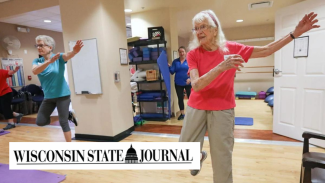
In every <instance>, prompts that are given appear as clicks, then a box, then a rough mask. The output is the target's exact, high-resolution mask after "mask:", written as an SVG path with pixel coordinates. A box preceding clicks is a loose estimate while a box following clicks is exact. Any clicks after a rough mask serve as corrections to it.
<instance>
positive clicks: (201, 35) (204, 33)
mask: <svg viewBox="0 0 325 183" xmlns="http://www.w3.org/2000/svg"><path fill="white" fill-rule="evenodd" d="M194 30H195V32H196V37H197V39H198V40H199V43H200V45H206V44H211V43H213V41H214V38H215V37H216V36H217V33H218V29H216V28H214V27H211V26H210V25H209V23H208V20H206V19H205V20H204V21H202V22H200V23H195V27H194Z"/></svg>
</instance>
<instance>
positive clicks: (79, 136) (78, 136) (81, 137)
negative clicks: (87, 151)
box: [72, 126, 134, 142]
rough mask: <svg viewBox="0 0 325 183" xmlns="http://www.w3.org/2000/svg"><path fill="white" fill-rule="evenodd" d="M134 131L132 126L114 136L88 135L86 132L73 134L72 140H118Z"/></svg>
mask: <svg viewBox="0 0 325 183" xmlns="http://www.w3.org/2000/svg"><path fill="white" fill-rule="evenodd" d="M133 131H134V126H132V127H131V128H129V129H127V130H125V131H123V132H121V133H119V134H117V135H115V136H102V135H88V134H78V133H76V134H75V137H74V138H72V140H83V141H94V142H119V141H121V140H123V139H125V138H126V137H128V136H130V135H131V132H133Z"/></svg>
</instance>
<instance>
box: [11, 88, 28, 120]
mask: <svg viewBox="0 0 325 183" xmlns="http://www.w3.org/2000/svg"><path fill="white" fill-rule="evenodd" d="M11 90H12V95H13V96H12V97H13V98H12V101H11V105H13V106H17V105H18V111H17V110H14V111H16V112H19V113H23V114H27V105H26V97H25V94H24V93H23V92H21V91H17V90H16V89H14V88H11Z"/></svg>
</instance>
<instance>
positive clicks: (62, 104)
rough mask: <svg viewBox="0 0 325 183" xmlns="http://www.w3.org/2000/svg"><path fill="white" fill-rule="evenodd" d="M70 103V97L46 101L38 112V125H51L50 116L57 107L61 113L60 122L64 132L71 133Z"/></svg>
mask: <svg viewBox="0 0 325 183" xmlns="http://www.w3.org/2000/svg"><path fill="white" fill-rule="evenodd" d="M70 102H71V100H70V96H65V97H59V98H53V99H44V100H43V102H42V104H41V107H40V109H39V110H38V115H37V119H36V124H37V125H38V126H45V125H49V124H50V123H51V119H50V116H51V114H52V112H53V111H54V109H55V107H57V109H58V113H59V122H60V125H61V127H62V130H63V132H68V131H70V126H69V122H68V118H69V105H70Z"/></svg>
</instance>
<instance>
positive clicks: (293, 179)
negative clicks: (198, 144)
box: [0, 124, 325, 183]
mask: <svg viewBox="0 0 325 183" xmlns="http://www.w3.org/2000/svg"><path fill="white" fill-rule="evenodd" d="M2 127H4V125H3V124H0V128H2ZM73 134H74V132H73ZM58 141H59V142H60V141H64V137H63V134H62V130H61V129H59V128H46V127H45V128H44V127H43V128H42V127H30V126H19V127H17V128H15V129H12V130H11V133H9V134H7V135H3V136H0V147H1V148H0V163H6V164H8V163H9V155H8V154H9V153H8V152H9V142H58ZM176 141H178V139H177V138H163V137H154V136H144V135H131V136H129V137H127V138H126V139H124V140H123V142H176ZM74 142H79V141H74ZM203 148H204V150H206V151H208V152H209V150H210V149H209V142H208V141H205V142H204V146H203ZM310 150H311V151H317V152H324V153H325V150H324V149H319V148H310ZM301 153H302V147H296V146H280V145H263V144H249V143H235V147H234V154H233V176H234V182H235V183H297V182H299V174H300V163H301ZM210 158H211V157H210V153H209V156H208V158H207V160H206V161H205V162H204V164H203V168H202V171H201V172H200V174H199V175H198V176H196V177H193V176H191V175H190V174H189V171H187V170H170V171H167V170H165V171H159V170H155V171H154V170H141V171H140V170H139V171H127V170H118V171H111V170H101V171H99V170H93V171H91V170H84V171H81V170H78V171H76V170H74V171H72V170H49V171H48V172H53V173H58V174H61V175H67V178H66V180H65V181H64V183H89V182H94V183H101V182H105V183H106V182H109V183H122V182H123V183H124V182H129V183H139V182H146V183H147V182H148V183H152V182H154V183H171V182H177V183H178V182H180V183H189V182H190V183H211V182H213V181H212V174H213V173H212V167H211V159H210ZM0 180H1V179H0ZM0 182H1V181H0Z"/></svg>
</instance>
